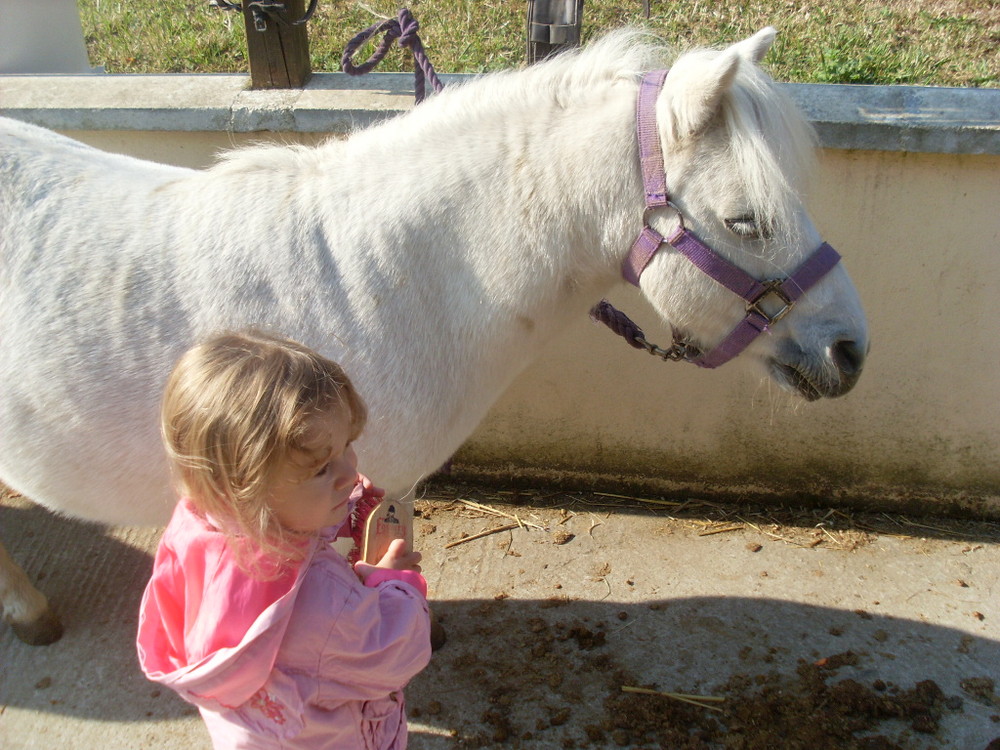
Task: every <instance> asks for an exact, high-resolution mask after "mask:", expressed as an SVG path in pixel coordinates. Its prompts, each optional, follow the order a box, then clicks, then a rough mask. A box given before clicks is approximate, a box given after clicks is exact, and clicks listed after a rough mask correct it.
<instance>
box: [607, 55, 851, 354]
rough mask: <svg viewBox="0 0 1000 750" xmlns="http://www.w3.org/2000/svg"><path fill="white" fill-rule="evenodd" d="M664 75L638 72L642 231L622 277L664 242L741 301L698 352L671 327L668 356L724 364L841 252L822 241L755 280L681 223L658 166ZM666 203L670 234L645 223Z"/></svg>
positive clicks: (632, 275) (633, 273)
mask: <svg viewBox="0 0 1000 750" xmlns="http://www.w3.org/2000/svg"><path fill="white" fill-rule="evenodd" d="M666 77H667V71H666V70H654V71H650V72H649V73H646V74H645V75H644V76H643V77H642V83H641V84H640V85H639V98H638V102H637V104H636V132H637V134H638V136H639V163H640V166H641V168H642V182H643V187H644V189H645V193H646V211H645V214H644V216H645V217H646V218H645V220H644V222H643V224H644V226H643V228H642V231H641V232H640V233H639V236H638V237H637V238H636V240H635V242H634V243H633V244H632V249H631V251H630V252H629V254H628V257H627V258H626V259H625V262H624V263H623V264H622V276H623V277H624V278H625V280H626V281H627V282H629V283H630V284H633V285H634V286H639V276H640V275H641V274H642V272H643V269H645V268H646V266H647V265H648V264H649V262H650V261H651V260H652V259H653V256H654V255H655V254H656V252H657V251H658V250H659V249H660V248H661V247H662V246H663V245H664V244H668V245H670V246H671V247H673V248H674V249H675V250H677V251H678V252H680V253H681V254H683V255H684V256H685V257H686V258H687V259H688V260H690V261H691V262H692V263H694V264H695V265H696V266H697V267H698V268H700V269H701V270H702V271H704V272H705V273H706V274H708V275H709V276H711V277H712V278H713V279H715V280H716V281H717V282H719V283H720V284H722V285H723V286H724V287H726V288H727V289H729V290H730V291H732V292H733V293H734V294H737V295H739V296H740V297H742V298H743V299H744V300H746V303H747V307H746V316H745V317H744V318H743V320H741V321H740V323H739V324H738V325H737V326H736V327H735V328H734V329H733V330H732V331H731V332H730V333H729V335H728V336H726V338H724V339H723V340H722V341H721V342H720V343H719V344H718V345H717V346H716V347H715V348H714V349H712V350H711V351H709V352H700V351H698V349H697V348H696V347H694V346H693V345H692V344H690V343H687V342H685V341H683V340H681V337H680V335H679V334H678V332H677V331H676V330H675V331H674V354H675V356H671V357H667V358H670V359H684V360H687V361H688V362H693V363H694V364H696V365H698V366H699V367H706V368H715V367H718V366H719V365H722V364H725V363H726V362H728V361H729V360H731V359H732V358H733V357H735V356H737V355H738V354H739V353H740V352H742V351H743V350H744V349H746V348H747V347H748V346H749V345H750V343H751V342H752V341H753V340H754V339H755V338H757V337H758V336H759V335H760V334H761V333H763V332H764V331H767V330H768V329H769V328H770V327H771V326H772V325H774V324H775V323H777V322H778V321H779V320H781V319H782V318H783V317H785V315H787V314H788V313H789V312H791V310H792V308H793V307H794V306H795V302H796V301H797V300H798V299H799V298H800V297H801V296H802V295H803V294H805V293H806V291H807V290H808V289H809V288H810V287H812V286H813V285H814V284H815V283H816V282H817V281H819V280H820V279H821V278H823V276H825V275H826V273H827V272H828V271H830V269H832V268H833V267H834V266H835V265H837V262H838V261H839V260H840V255H838V254H837V251H836V250H834V249H833V248H832V247H830V245H828V244H827V243H825V242H824V243H823V244H822V245H820V246H819V247H818V248H816V250H815V251H814V252H813V253H812V255H810V256H809V257H808V258H806V260H805V261H804V262H803V263H802V265H800V266H799V267H798V268H797V269H796V270H795V272H794V273H792V275H791V276H789V277H788V278H786V279H770V280H767V281H758V280H757V279H755V278H753V277H752V276H751V275H750V274H748V273H747V272H746V271H744V270H743V269H741V268H739V267H737V266H735V265H733V264H732V263H730V262H729V261H728V260H726V259H725V258H723V257H722V256H721V255H719V254H718V253H717V252H715V251H714V250H712V249H711V248H710V247H708V246H707V245H706V244H705V243H704V242H702V241H701V240H700V239H698V237H697V236H696V235H695V234H694V233H693V232H691V231H690V230H689V229H687V228H685V226H684V217H683V216H682V214H681V212H680V210H678V208H677V206H675V205H674V204H673V203H671V202H670V196H669V194H668V193H667V175H666V172H665V170H664V165H663V149H662V148H661V146H660V135H659V131H658V129H657V126H656V99H657V97H658V95H659V93H660V89H661V88H662V87H663V81H664V80H665V79H666ZM664 207H670V208H672V209H674V211H676V212H677V216H678V218H679V219H680V226H679V227H678V228H677V231H675V232H674V233H673V234H672V235H671V236H670V237H669V238H666V239H664V237H663V235H661V234H660V233H659V232H657V231H656V230H655V229H653V228H652V227H651V226H649V220H648V217H649V213H650V211H652V210H653V209H657V208H664ZM769 295H773V296H774V297H776V298H777V299H778V301H779V302H780V304H781V309H780V310H778V312H776V313H774V314H773V315H769V314H768V313H767V312H765V311H764V309H763V308H762V307H761V303H762V301H763V300H764V298H765V297H767V296H769Z"/></svg>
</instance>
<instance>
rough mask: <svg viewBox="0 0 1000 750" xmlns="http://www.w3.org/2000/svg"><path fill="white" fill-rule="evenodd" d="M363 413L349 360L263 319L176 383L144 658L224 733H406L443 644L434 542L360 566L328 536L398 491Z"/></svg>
mask: <svg viewBox="0 0 1000 750" xmlns="http://www.w3.org/2000/svg"><path fill="white" fill-rule="evenodd" d="M365 418H366V410H365V406H364V404H363V402H362V401H361V399H360V397H359V396H358V394H357V393H356V392H355V390H354V388H353V387H352V385H351V383H350V381H349V380H348V379H347V377H346V375H345V374H344V372H343V371H342V370H341V368H340V367H339V366H337V365H336V364H335V363H333V362H331V361H330V360H328V359H326V358H324V357H322V356H320V355H318V354H316V353H315V352H312V351H310V350H309V349H307V348H305V347H303V346H301V345H299V344H296V343H294V342H292V341H287V340H284V339H280V338H276V337H272V336H269V335H265V334H260V333H247V334H223V335H220V336H218V337H216V338H213V339H211V340H209V341H206V342H205V343H203V344H201V345H199V346H196V347H194V348H193V349H191V350H190V351H189V352H187V353H186V354H185V355H184V356H183V357H182V358H181V359H180V361H179V362H178V363H177V365H176V367H175V369H174V371H173V373H172V374H171V376H170V378H169V380H168V382H167V388H166V393H165V396H164V399H163V409H162V430H163V437H164V441H165V443H166V447H167V452H168V454H169V456H170V459H171V462H172V464H173V468H174V470H175V474H176V478H177V481H178V483H179V486H180V489H181V490H182V493H183V494H182V498H181V500H180V502H179V503H178V505H177V508H176V510H175V511H174V515H173V518H172V519H171V521H170V525H169V526H168V527H167V529H166V531H165V532H164V535H163V539H162V540H161V542H160V546H159V549H158V550H157V553H156V560H155V563H154V566H153V575H152V579H151V580H150V582H149V585H148V586H147V587H146V592H145V594H144V596H143V599H142V607H141V611H140V616H139V635H138V650H139V661H140V663H141V665H142V669H143V671H144V672H145V673H146V676H147V677H149V679H151V680H154V681H156V682H160V683H162V684H164V685H167V686H168V687H170V688H172V689H173V690H176V691H177V692H178V693H179V694H180V695H181V697H183V698H184V699H185V700H188V701H190V702H191V703H194V704H195V705H196V706H198V708H199V710H200V711H201V715H202V717H203V718H204V720H205V723H206V725H207V726H208V731H209V733H210V734H211V736H212V742H213V744H214V746H215V747H216V748H217V749H220V748H225V749H226V750H230V749H235V748H282V749H283V750H284V749H286V748H287V749H289V750H291V749H298V748H309V749H310V750H318V749H320V748H324V749H326V748H330V749H334V748H336V750H354V749H355V748H357V749H358V750H362V749H363V750H376V749H380V750H381V749H389V748H392V749H393V750H396V749H398V748H404V747H405V746H406V716H405V712H404V703H403V692H402V690H403V686H404V685H406V683H407V682H408V681H409V680H410V678H412V677H413V676H414V675H416V674H417V673H418V672H419V671H420V670H421V669H423V668H424V667H425V666H426V665H427V662H428V661H429V659H430V653H431V648H430V622H429V616H428V610H427V602H426V599H425V596H426V583H425V582H424V579H423V577H422V576H421V575H420V572H419V571H420V567H419V565H418V563H419V561H420V554H419V553H417V552H406V550H405V548H404V546H403V543H402V540H398V541H397V542H395V543H394V545H393V546H392V547H390V549H389V551H388V552H387V553H386V555H385V557H383V558H382V560H381V561H380V562H379V563H378V564H377V565H375V566H372V565H366V564H364V563H360V562H359V563H357V564H355V565H354V566H353V568H352V566H351V564H350V563H349V562H348V561H347V560H346V559H345V558H344V557H343V556H342V555H341V554H339V553H338V552H336V551H335V550H334V549H333V548H331V546H330V544H329V542H330V541H332V540H333V539H334V537H336V536H337V535H338V533H339V534H340V535H344V534H345V533H347V529H348V527H349V526H350V521H351V519H350V516H351V512H352V510H353V508H354V505H355V504H356V503H357V502H358V501H359V500H361V499H363V498H364V499H366V500H367V499H370V498H377V497H379V496H381V495H382V494H384V493H383V492H382V491H381V490H378V489H376V488H374V487H372V485H371V483H370V482H368V481H367V479H366V478H364V477H362V476H360V475H359V474H358V471H357V457H356V455H355V453H354V449H353V447H352V441H353V440H354V439H355V438H356V437H357V436H358V434H359V433H360V432H361V429H362V427H363V426H364V423H365Z"/></svg>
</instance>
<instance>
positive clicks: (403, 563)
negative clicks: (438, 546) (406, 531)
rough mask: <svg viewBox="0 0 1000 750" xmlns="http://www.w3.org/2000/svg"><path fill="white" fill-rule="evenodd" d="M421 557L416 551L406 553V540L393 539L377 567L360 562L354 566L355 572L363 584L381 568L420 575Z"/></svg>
mask: <svg viewBox="0 0 1000 750" xmlns="http://www.w3.org/2000/svg"><path fill="white" fill-rule="evenodd" d="M420 557H421V555H420V553H419V552H417V551H416V550H414V551H412V552H407V551H406V540H404V539H393V540H392V541H391V542H390V543H389V549H388V550H386V553H385V554H384V555H383V556H382V559H381V560H379V561H378V564H377V565H370V564H369V563H366V562H358V563H355V564H354V572H356V573H357V574H358V577H359V578H361V582H362V583H364V581H365V580H366V579H367V578H368V576H370V575H371V574H372V573H373V572H375V571H376V570H378V569H379V568H381V569H383V570H412V571H414V572H415V573H419V572H420Z"/></svg>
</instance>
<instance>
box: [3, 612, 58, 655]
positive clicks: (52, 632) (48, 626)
mask: <svg viewBox="0 0 1000 750" xmlns="http://www.w3.org/2000/svg"><path fill="white" fill-rule="evenodd" d="M11 627H12V628H13V630H14V635H16V636H17V637H18V638H19V639H21V640H22V641H24V642H25V643H27V644H28V645H29V646H48V645H49V644H50V643H55V642H56V641H58V640H59V639H60V638H62V634H63V626H62V623H61V622H59V618H58V617H57V616H56V613H55V612H53V611H52V610H51V609H48V608H46V610H45V611H44V612H43V613H42V614H41V615H39V616H38V617H36V618H35V619H34V620H32V621H31V622H28V623H13V622H12V623H11Z"/></svg>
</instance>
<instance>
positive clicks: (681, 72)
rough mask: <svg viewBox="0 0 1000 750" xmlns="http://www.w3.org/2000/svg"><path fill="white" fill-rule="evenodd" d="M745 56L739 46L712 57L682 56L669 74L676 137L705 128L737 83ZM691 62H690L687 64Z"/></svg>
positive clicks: (692, 133)
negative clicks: (692, 58) (735, 79)
mask: <svg viewBox="0 0 1000 750" xmlns="http://www.w3.org/2000/svg"><path fill="white" fill-rule="evenodd" d="M741 59H742V56H741V55H740V52H739V49H738V47H737V46H736V45H734V46H732V47H730V48H729V49H727V50H726V51H724V52H723V53H721V54H720V55H718V56H717V57H715V58H714V59H712V60H709V61H706V60H705V59H704V58H703V57H702V58H700V59H698V60H686V59H685V58H684V57H682V58H680V59H679V60H678V61H677V62H676V63H675V64H674V66H673V67H672V68H671V69H670V73H668V74H667V80H666V81H665V82H664V85H663V88H664V92H667V91H669V93H670V97H669V101H670V104H669V107H670V114H669V120H670V123H671V131H672V135H673V136H674V138H678V139H680V138H686V137H689V136H692V135H695V134H696V133H699V132H701V131H702V130H704V129H705V128H706V127H707V126H708V124H709V122H711V120H712V118H713V117H714V116H715V113H716V112H718V110H719V106H720V104H721V102H722V97H723V95H724V94H725V93H726V92H727V91H728V90H729V88H730V86H732V85H733V79H734V78H735V77H736V71H737V70H738V69H739V66H740V61H741ZM685 63H690V64H685Z"/></svg>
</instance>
